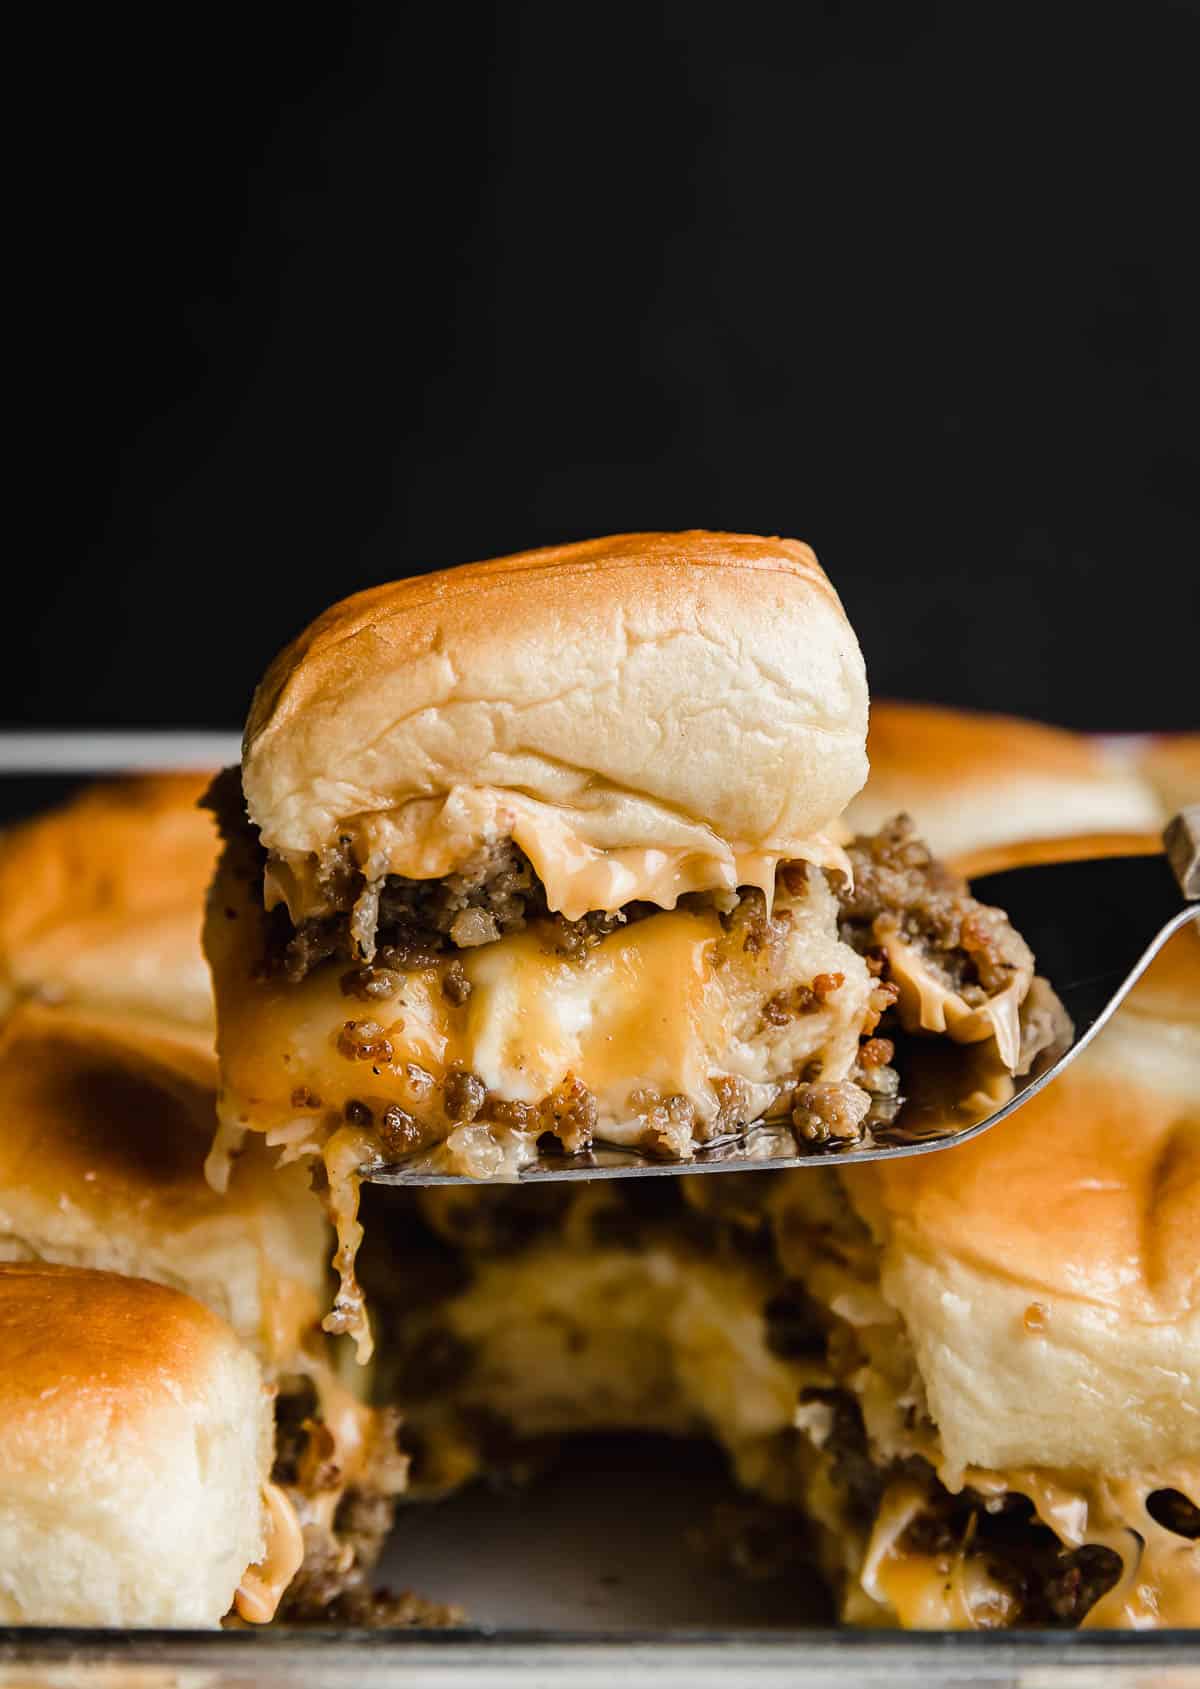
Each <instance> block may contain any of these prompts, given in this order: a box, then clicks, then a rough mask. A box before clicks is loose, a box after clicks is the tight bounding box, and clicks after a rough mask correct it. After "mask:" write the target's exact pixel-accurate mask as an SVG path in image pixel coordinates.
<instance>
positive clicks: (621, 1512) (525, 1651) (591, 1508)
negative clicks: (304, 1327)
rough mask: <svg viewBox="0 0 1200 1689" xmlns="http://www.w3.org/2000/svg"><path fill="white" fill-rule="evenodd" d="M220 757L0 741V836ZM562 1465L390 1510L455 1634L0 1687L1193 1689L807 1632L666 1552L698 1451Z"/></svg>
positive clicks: (616, 1454) (229, 1651) (1064, 1639)
mask: <svg viewBox="0 0 1200 1689" xmlns="http://www.w3.org/2000/svg"><path fill="white" fill-rule="evenodd" d="M237 752H238V747H237V741H236V738H235V737H234V736H233V735H232V734H229V735H225V734H213V735H184V736H180V735H172V734H145V735H139V734H121V735H99V734H97V735H90V734H70V735H62V736H55V735H51V734H37V735H25V734H22V735H5V734H0V823H3V822H5V821H10V820H15V819H17V818H19V817H21V816H24V815H28V814H31V813H34V812H36V811H37V810H39V809H42V808H44V807H45V806H47V805H48V804H51V803H53V802H55V801H58V800H60V799H61V798H62V797H63V796H64V795H65V794H66V793H67V791H69V790H70V789H71V788H72V787H73V786H75V785H77V784H79V783H80V782H81V781H83V780H85V779H87V778H88V777H89V776H90V775H95V774H101V773H106V772H110V771H111V770H112V769H113V768H114V767H117V766H124V767H129V768H153V769H166V768H172V767H181V766H190V767H196V766H217V765H218V764H220V763H221V762H224V761H231V760H234V759H236V756H237ZM580 1450H581V1452H580V1453H578V1454H576V1453H574V1452H573V1453H572V1455H571V1457H570V1458H569V1459H567V1460H565V1461H564V1462H563V1463H562V1464H561V1466H560V1467H559V1468H556V1469H555V1471H554V1473H552V1475H551V1476H550V1477H549V1479H547V1480H544V1481H543V1482H542V1483H540V1484H539V1485H537V1486H535V1487H534V1488H533V1489H532V1490H531V1491H530V1492H528V1493H527V1494H522V1495H519V1496H514V1495H513V1494H511V1493H510V1494H508V1495H500V1496H496V1495H494V1494H488V1493H487V1492H485V1491H482V1490H477V1491H474V1492H471V1493H468V1494H466V1495H464V1496H461V1497H457V1498H454V1499H453V1500H451V1501H449V1502H444V1503H439V1504H437V1505H436V1506H433V1507H428V1508H427V1507H424V1506H419V1505H418V1506H414V1507H412V1508H409V1509H404V1510H402V1513H401V1518H400V1521H399V1522H398V1528H397V1532H396V1536H395V1538H394V1540H393V1543H392V1545H391V1547H390V1548H389V1552H388V1554H387V1556H386V1557H385V1560H384V1563H383V1565H382V1567H381V1568H380V1580H381V1581H382V1582H384V1583H387V1582H391V1583H393V1584H394V1585H405V1586H407V1585H411V1586H412V1587H414V1588H417V1589H419V1590H420V1592H421V1593H422V1594H426V1595H428V1596H430V1597H432V1598H434V1599H438V1600H449V1601H456V1602H459V1603H461V1604H462V1605H463V1606H464V1607H465V1608H466V1609H467V1611H468V1612H469V1613H471V1614H472V1615H473V1617H474V1618H475V1620H476V1621H477V1622H476V1623H475V1624H473V1625H465V1626H463V1627H461V1628H455V1629H449V1630H437V1631H420V1630H369V1631H347V1630H338V1629H334V1628H332V1627H331V1628H328V1629H324V1628H306V1629H290V1628H284V1627H280V1628H272V1629H268V1630H250V1629H243V1630H226V1631H218V1632H204V1633H194V1632H179V1631H162V1632H159V1631H142V1632H105V1631H79V1630H33V1629H28V1630H21V1629H8V1630H5V1629H0V1689H32V1686H35V1685H36V1686H38V1689H74V1686H75V1685H80V1686H84V1689H126V1686H128V1689H168V1686H170V1689H249V1686H251V1685H254V1686H256V1689H275V1686H280V1689H282V1686H284V1685H296V1684H303V1685H306V1686H312V1689H371V1686H372V1685H376V1684H380V1685H382V1684H391V1683H399V1684H403V1685H405V1689H420V1686H421V1685H425V1684H429V1685H435V1686H439V1689H440V1686H443V1685H444V1686H455V1685H464V1686H468V1685H486V1686H489V1689H499V1686H507V1685H513V1686H514V1689H515V1686H517V1685H520V1689H538V1686H540V1685H545V1684H563V1685H567V1686H572V1685H578V1686H595V1689H609V1686H610V1685H612V1684H613V1683H615V1682H616V1681H618V1680H619V1679H620V1678H621V1677H625V1678H628V1679H629V1680H631V1681H633V1682H638V1683H640V1682H649V1683H654V1684H661V1685H663V1686H672V1689H673V1686H676V1685H677V1686H679V1689H685V1686H686V1689H703V1686H704V1685H707V1684H713V1685H717V1684H718V1683H719V1684H721V1685H722V1689H729V1686H730V1685H735V1686H736V1685H738V1684H741V1683H747V1684H753V1685H764V1686H768V1685H781V1686H782V1685H785V1684H786V1685H795V1686H798V1689H824V1686H825V1685H830V1686H833V1685H837V1686H838V1689H845V1686H847V1685H857V1684H865V1685H875V1684H878V1685H883V1684H888V1685H898V1686H899V1689H918V1686H924V1685H930V1686H932V1689H942V1686H946V1689H950V1686H953V1685H966V1684H971V1685H984V1686H987V1689H1017V1686H1021V1689H1043V1686H1047V1689H1049V1686H1055V1685H1062V1686H1063V1689H1069V1686H1079V1689H1083V1686H1086V1685H1091V1684H1093V1683H1095V1684H1101V1683H1102V1684H1104V1685H1106V1686H1110V1685H1111V1686H1119V1689H1135V1686H1136V1689H1184V1686H1189V1689H1190V1686H1191V1685H1197V1686H1200V1634H1198V1633H1195V1632H1167V1631H1157V1632H1146V1633H1140V1634H1136V1633H1130V1632H1086V1631H1085V1632H1061V1631H1054V1632H1050V1631H1046V1632H1041V1631H1025V1632H1006V1633H992V1634H975V1635H968V1634H963V1633H949V1634H941V1633H928V1632H926V1633H913V1632H907V1633H906V1632H899V1631H852V1630H833V1629H829V1628H826V1627H824V1626H823V1625H822V1624H821V1623H820V1621H819V1619H816V1618H815V1609H814V1618H815V1622H814V1623H813V1624H812V1625H811V1626H808V1627H805V1628H795V1625H794V1617H795V1615H796V1613H797V1612H798V1611H799V1612H801V1613H802V1612H803V1608H804V1602H805V1597H804V1593H803V1590H802V1589H801V1588H800V1587H799V1586H797V1587H796V1588H794V1589H791V1590H787V1591H784V1592H783V1594H784V1599H782V1600H781V1598H780V1591H779V1589H775V1590H774V1591H773V1592H765V1591H763V1590H755V1589H754V1588H753V1587H752V1586H751V1587H746V1586H740V1585H738V1584H737V1583H736V1582H735V1581H733V1580H731V1579H729V1578H728V1577H727V1576H725V1575H724V1574H717V1573H714V1571H713V1570H712V1569H711V1568H708V1569H707V1570H706V1569H705V1568H703V1567H702V1566H698V1563H697V1562H696V1560H695V1559H694V1558H689V1556H688V1555H687V1554H686V1553H684V1552H681V1551H680V1545H681V1543H682V1542H683V1541H684V1540H685V1538H686V1537H687V1535H688V1532H689V1530H690V1529H691V1528H692V1527H694V1526H695V1525H696V1523H697V1521H698V1519H699V1518H700V1517H701V1516H702V1514H703V1512H704V1510H705V1509H710V1510H711V1509H712V1508H713V1507H716V1506H720V1505H721V1504H722V1503H723V1502H726V1501H731V1500H735V1499H736V1494H737V1493H736V1492H735V1491H734V1490H733V1488H732V1485H731V1484H730V1481H729V1480H728V1478H727V1477H726V1476H725V1474H724V1471H723V1468H722V1467H721V1463H720V1461H719V1458H718V1457H716V1456H715V1454H713V1453H712V1451H705V1450H704V1449H703V1447H702V1446H701V1445H691V1444H675V1445H671V1444H668V1443H667V1442H666V1441H665V1440H663V1439H649V1440H639V1439H618V1438H612V1439H593V1440H591V1441H590V1442H589V1443H587V1444H586V1445H580ZM2 1459H3V1451H0V1460H2ZM2 1574H3V1568H0V1576H2Z"/></svg>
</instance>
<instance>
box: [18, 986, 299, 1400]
mask: <svg viewBox="0 0 1200 1689" xmlns="http://www.w3.org/2000/svg"><path fill="white" fill-rule="evenodd" d="M216 1080H217V1072H216V1058H215V1056H214V1054H213V1052H212V1050H211V1048H210V1041H209V1039H208V1035H207V1034H206V1033H201V1032H199V1031H196V1030H193V1029H186V1028H171V1027H167V1026H164V1025H163V1024H161V1023H155V1022H151V1021H138V1020H135V1019H133V1018H132V1017H129V1016H113V1015H109V1014H103V1013H90V1012H88V1011H86V1010H83V1009H79V1008H76V1007H73V1006H68V1005H58V1006H54V1007H48V1006H46V1005H44V1004H41V1003H36V1002H26V1003H21V1004H19V1005H18V1006H17V1008H16V1009H14V1010H13V1012H12V1013H11V1014H10V1015H9V1017H8V1018H7V1020H6V1021H5V1022H4V1024H3V1026H2V1027H0V1260H3V1259H5V1258H9V1259H11V1258H13V1257H14V1256H15V1257H16V1258H17V1259H21V1258H23V1257H26V1256H34V1257H37V1258H39V1259H42V1260H48V1261H57V1262H61V1263H76V1264H79V1265H81V1266H89V1267H96V1268H104V1269H111V1270H115V1271H118V1272H121V1273H128V1274H133V1275H135V1276H137V1277H141V1278H148V1279H154V1280H156V1281H159V1282H162V1283H168V1284H172V1285H175V1286H177V1287H179V1288H180V1289H183V1290H186V1291H189V1292H190V1293H192V1294H193V1295H195V1296H196V1297H198V1298H199V1299H200V1300H201V1301H203V1302H206V1303H207V1304H209V1305H210V1306H211V1307H213V1308H215V1309H216V1310H217V1311H218V1312H219V1313H220V1314H221V1315H222V1317H223V1318H226V1319H228V1320H229V1322H230V1324H231V1325H233V1326H234V1327H235V1329H236V1330H237V1332H238V1334H239V1336H241V1337H242V1338H243V1339H244V1340H245V1341H246V1342H247V1343H248V1344H249V1345H250V1347H251V1348H253V1349H254V1350H255V1351H256V1352H257V1353H258V1354H259V1355H260V1356H261V1357H262V1358H263V1359H264V1360H265V1361H266V1362H267V1363H268V1365H269V1367H270V1368H271V1370H272V1371H279V1370H293V1369H294V1368H295V1366H296V1364H297V1356H298V1354H299V1352H300V1350H301V1348H302V1346H303V1344H304V1343H305V1342H306V1341H307V1339H308V1338H309V1336H310V1335H311V1332H312V1330H313V1329H314V1327H315V1324H316V1321H317V1318H318V1315H319V1310H320V1307H321V1305H322V1301H323V1297H324V1274H325V1266H324V1263H325V1259H326V1256H327V1252H328V1241H327V1234H326V1226H325V1222H324V1220H323V1217H322V1214H321V1210H320V1205H319V1202H318V1200H317V1198H316V1197H315V1195H314V1194H313V1192H312V1191H311V1189H310V1180H309V1177H308V1174H307V1172H306V1171H305V1169H303V1168H302V1167H298V1166H295V1167H285V1168H282V1169H279V1168H276V1167H275V1165H274V1157H273V1156H272V1155H271V1154H270V1153H269V1152H267V1151H265V1150H260V1149H258V1148H255V1147H253V1146H252V1147H251V1149H250V1150H249V1151H248V1152H247V1154H246V1155H245V1156H244V1157H243V1158H242V1162H241V1165H240V1166H239V1169H238V1174H239V1176H238V1178H237V1179H236V1180H235V1181H234V1184H233V1188H232V1189H231V1191H230V1192H229V1193H228V1194H226V1195H220V1194H218V1193H217V1192H216V1191H214V1190H213V1189H212V1188H211V1187H210V1186H209V1184H208V1182H207V1181H206V1179H205V1177H204V1162H205V1157H206V1155H207V1153H208V1150H209V1148H210V1146H211V1144H212V1138H213V1132H214V1130H215V1126H216Z"/></svg>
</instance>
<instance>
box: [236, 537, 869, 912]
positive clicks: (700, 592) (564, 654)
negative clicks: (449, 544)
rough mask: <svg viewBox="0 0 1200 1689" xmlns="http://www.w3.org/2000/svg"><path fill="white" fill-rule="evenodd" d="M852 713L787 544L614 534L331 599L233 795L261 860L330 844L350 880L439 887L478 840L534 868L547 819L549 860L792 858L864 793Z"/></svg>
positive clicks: (835, 603)
mask: <svg viewBox="0 0 1200 1689" xmlns="http://www.w3.org/2000/svg"><path fill="white" fill-rule="evenodd" d="M866 713H867V688H866V680H865V677H864V672H863V662H862V657H861V654H860V652H859V648H858V644H857V641H856V639H855V637H854V633H853V631H852V629H851V628H850V625H849V623H848V622H847V620H846V617H845V614H844V612H843V610H842V606H841V604H840V602H839V600H838V597H837V594H836V593H835V592H834V590H833V588H832V587H831V586H830V584H829V581H828V580H827V579H826V577H825V574H824V573H823V571H822V569H821V567H820V565H819V564H818V562H817V560H816V558H815V557H814V556H813V553H812V552H811V551H810V550H809V548H808V547H807V546H805V545H801V544H799V543H797V542H796V541H793V540H781V539H760V538H756V537H754V536H751V535H743V534H713V533H702V532H695V533H683V534H627V535H621V536H617V537H615V538H610V539H603V540H592V541H588V542H585V543H583V544H579V545H569V546H562V547H553V548H547V549H545V550H541V551H532V552H525V553H520V554H518V555H516V556H512V557H502V558H498V559H495V560H494V561H492V562H487V563H478V564H472V565H469V566H466V567H463V568H458V569H453V570H448V571H446V572H444V573H440V574H432V575H424V576H419V577H417V578H415V579H411V580H405V581H398V582H395V583H394V584H392V585H388V586H381V587H376V588H373V589H372V590H370V591H367V592H362V593H359V594H357V595H356V596H355V597H353V598H349V599H347V600H345V601H344V602H343V603H341V604H337V605H335V606H334V607H333V608H332V609H330V610H328V611H326V613H325V614H324V615H323V616H321V617H320V618H319V619H318V620H317V621H316V622H314V623H313V625H312V626H311V627H310V628H309V629H308V630H307V632H305V633H304V634H302V635H301V637H300V638H299V639H298V640H297V641H296V642H295V643H294V644H293V645H291V646H290V647H289V648H288V649H287V650H286V651H284V652H283V653H282V655H281V656H279V657H278V658H277V659H276V661H275V662H274V663H273V664H272V666H271V668H270V669H269V671H268V672H267V675H266V676H265V678H264V680H263V682H262V684H261V685H260V687H259V689H258V693H257V695H256V697H255V700H254V705H253V709H252V711H251V714H250V719H249V723H248V725H247V729H246V737H245V747H244V754H243V764H242V767H243V783H244V790H245V795H246V800H247V804H248V808H249V812H250V816H251V819H252V820H253V821H254V822H255V823H257V825H258V826H259V827H260V828H261V830H262V842H263V844H264V845H265V846H266V847H267V849H268V850H270V851H273V852H275V853H277V854H278V855H280V856H282V857H285V858H287V857H289V856H290V857H302V856H304V855H307V854H308V853H317V854H320V853H323V852H327V851H329V850H330V849H332V848H333V847H334V846H335V845H336V844H337V843H338V841H339V839H343V838H349V839H350V840H351V841H352V843H353V846H354V854H355V857H356V859H357V861H358V863H359V865H360V866H362V867H364V868H365V869H366V870H367V872H368V874H369V875H374V874H378V873H382V872H396V873H404V874H407V875H409V876H410V877H413V878H417V879H427V878H435V877H437V876H439V875H442V874H445V873H447V872H448V871H450V869H451V868H453V867H454V866H456V864H457V862H458V861H461V860H462V859H463V857H464V855H465V854H467V853H468V852H469V848H470V846H471V844H472V843H477V842H478V840H479V838H480V837H486V836H489V835H494V834H496V833H498V832H506V833H508V834H509V835H510V836H512V837H513V838H515V839H516V840H517V842H518V843H519V844H521V846H522V848H523V849H525V850H526V851H527V853H528V854H529V855H530V856H531V858H532V859H533V860H534V863H535V866H537V867H538V869H539V872H542V871H543V864H542V860H541V859H542V857H543V856H544V855H545V854H546V852H547V850H548V849H549V848H550V847H549V846H548V844H547V843H546V840H545V838H544V837H542V835H543V834H544V832H545V829H546V828H548V827H551V826H552V827H553V828H554V829H555V831H554V841H555V844H556V845H557V846H559V847H561V848H569V847H570V845H571V844H572V843H575V844H576V845H578V842H579V841H582V842H583V844H584V846H585V847H586V846H590V847H595V848H600V849H603V850H622V849H625V850H643V851H644V850H645V849H647V848H652V849H675V848H684V849H689V850H692V851H694V852H697V853H704V852H716V851H718V850H720V849H724V850H725V851H728V850H729V848H730V847H732V848H733V849H734V850H738V851H743V852H769V853H773V854H776V855H780V854H782V855H788V854H802V852H801V851H800V850H799V848H798V847H799V846H801V845H802V844H803V842H804V841H805V840H807V839H808V838H810V837H811V835H813V834H814V833H820V831H821V830H822V829H823V828H825V827H826V826H828V824H829V823H830V822H831V821H833V819H834V818H835V817H836V816H837V815H838V814H839V813H840V812H841V810H842V809H843V807H844V806H845V804H846V802H847V801H848V799H849V798H850V797H851V796H852V795H853V794H854V792H856V791H857V790H858V788H859V787H860V786H861V784H862V782H863V779H864V777H865V774H866V762H865V757H864V749H863V746H864V739H865V733H866ZM564 829H567V830H568V832H569V834H570V837H569V838H568V839H566V840H565V842H564ZM714 835H716V837H715V838H714ZM368 864H370V866H368ZM543 878H544V879H546V882H547V884H548V886H551V885H552V884H553V880H554V875H553V873H552V872H545V873H543ZM292 912H293V915H294V916H295V915H296V914H297V910H296V909H295V908H294V907H293V911H292Z"/></svg>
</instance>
